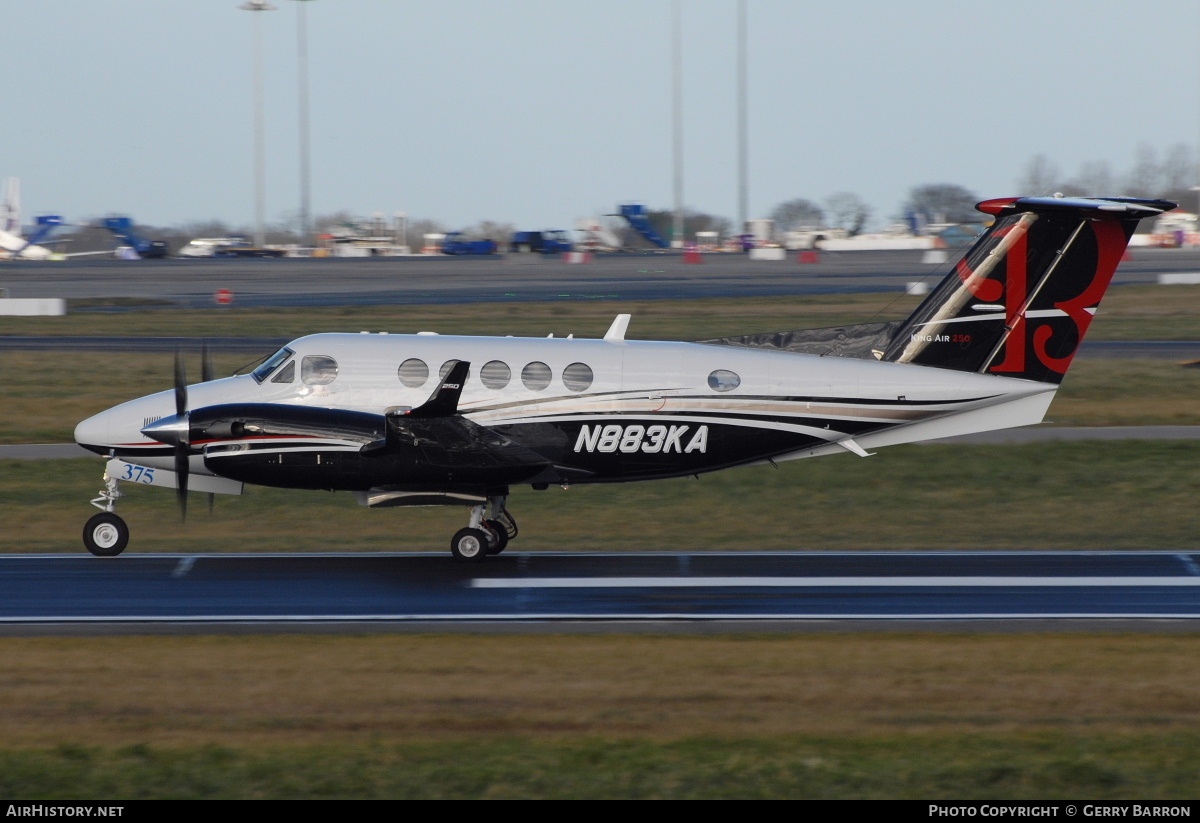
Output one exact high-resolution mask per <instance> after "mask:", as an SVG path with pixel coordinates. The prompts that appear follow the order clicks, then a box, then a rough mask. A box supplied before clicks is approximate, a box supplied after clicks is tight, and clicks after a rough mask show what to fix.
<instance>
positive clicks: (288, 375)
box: [271, 360, 296, 383]
mask: <svg viewBox="0 0 1200 823" xmlns="http://www.w3.org/2000/svg"><path fill="white" fill-rule="evenodd" d="M295 379H296V361H295V360H289V361H288V364H287V365H286V366H284V367H283V368H282V369H280V370H279V374H277V375H275V376H274V377H272V378H271V382H272V383H291V382H294V381H295Z"/></svg>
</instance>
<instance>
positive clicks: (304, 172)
mask: <svg viewBox="0 0 1200 823" xmlns="http://www.w3.org/2000/svg"><path fill="white" fill-rule="evenodd" d="M308 2H309V0H297V3H296V56H297V60H298V61H299V64H300V70H299V71H300V76H299V97H300V242H301V243H303V244H304V245H306V246H312V245H313V242H312V236H311V235H312V208H311V206H312V199H311V182H312V176H311V172H310V169H309V142H308V6H307V3H308Z"/></svg>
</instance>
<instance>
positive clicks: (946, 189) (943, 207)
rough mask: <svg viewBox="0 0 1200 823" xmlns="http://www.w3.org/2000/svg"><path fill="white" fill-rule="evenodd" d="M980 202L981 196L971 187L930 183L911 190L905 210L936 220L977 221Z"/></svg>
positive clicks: (951, 221)
mask: <svg viewBox="0 0 1200 823" xmlns="http://www.w3.org/2000/svg"><path fill="white" fill-rule="evenodd" d="M978 202H979V196H978V195H976V194H975V192H973V191H971V190H970V189H966V188H963V187H962V186H959V185H955V184H954V183H929V184H926V185H924V186H916V187H914V188H912V189H910V190H909V192H908V202H907V203H905V204H904V210H905V211H908V212H912V213H913V214H923V215H925V217H926V218H927V219H929V220H931V221H935V222H946V223H975V222H977V221H978V220H979V212H977V211H976V210H975V204H976V203H978Z"/></svg>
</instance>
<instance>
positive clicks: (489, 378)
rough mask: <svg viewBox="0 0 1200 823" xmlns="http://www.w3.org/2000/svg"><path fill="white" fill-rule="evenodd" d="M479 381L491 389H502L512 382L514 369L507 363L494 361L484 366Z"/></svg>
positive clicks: (480, 371)
mask: <svg viewBox="0 0 1200 823" xmlns="http://www.w3.org/2000/svg"><path fill="white" fill-rule="evenodd" d="M479 379H480V380H482V381H483V385H485V386H487V387H488V388H489V389H502V388H504V387H505V386H507V385H508V381H510V380H512V369H510V368H509V367H508V364H507V363H504V362H501V361H499V360H492V361H489V362H487V363H484V364H483V368H482V369H480V370H479Z"/></svg>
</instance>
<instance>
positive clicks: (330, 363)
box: [300, 354, 338, 386]
mask: <svg viewBox="0 0 1200 823" xmlns="http://www.w3.org/2000/svg"><path fill="white" fill-rule="evenodd" d="M337 376H338V364H337V361H336V360H334V359H333V358H332V357H330V356H329V355H326V354H310V355H308V356H307V357H305V358H304V361H303V362H302V363H301V364H300V379H301V380H303V381H304V382H305V384H307V385H309V386H324V385H327V384H329V383H332V382H333V381H334V380H336V379H337Z"/></svg>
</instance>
